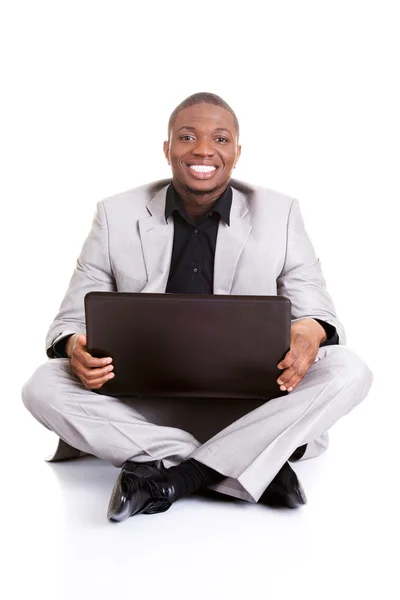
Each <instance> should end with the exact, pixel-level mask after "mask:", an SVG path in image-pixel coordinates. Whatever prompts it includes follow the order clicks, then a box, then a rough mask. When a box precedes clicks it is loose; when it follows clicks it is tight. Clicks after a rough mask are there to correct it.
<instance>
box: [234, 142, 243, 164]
mask: <svg viewBox="0 0 400 600" xmlns="http://www.w3.org/2000/svg"><path fill="white" fill-rule="evenodd" d="M241 153H242V146H240V145H238V147H237V157H236V161H235V167H236V165H237V162H238V160H239V158H240V155H241Z"/></svg>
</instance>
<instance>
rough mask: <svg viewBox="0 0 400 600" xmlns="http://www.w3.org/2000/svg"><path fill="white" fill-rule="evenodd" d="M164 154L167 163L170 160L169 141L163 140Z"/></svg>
mask: <svg viewBox="0 0 400 600" xmlns="http://www.w3.org/2000/svg"><path fill="white" fill-rule="evenodd" d="M164 155H165V158H166V159H167V162H168V164H170V162H169V143H168V142H164Z"/></svg>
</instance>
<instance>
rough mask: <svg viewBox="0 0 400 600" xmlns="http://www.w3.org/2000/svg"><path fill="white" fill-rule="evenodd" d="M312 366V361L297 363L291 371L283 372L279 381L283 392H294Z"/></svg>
mask: <svg viewBox="0 0 400 600" xmlns="http://www.w3.org/2000/svg"><path fill="white" fill-rule="evenodd" d="M311 365H312V361H309V360H304V361H295V362H294V363H293V365H292V366H291V367H290V368H289V369H286V370H285V371H283V373H281V375H280V376H279V378H278V380H277V382H278V384H279V385H280V389H281V391H286V390H287V391H288V392H292V391H293V390H294V388H295V387H296V386H297V385H298V384H299V383H300V381H301V380H302V379H303V377H304V375H305V374H306V373H307V371H308V369H309V368H310V366H311Z"/></svg>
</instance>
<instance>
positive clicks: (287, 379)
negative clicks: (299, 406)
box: [277, 319, 326, 392]
mask: <svg viewBox="0 0 400 600" xmlns="http://www.w3.org/2000/svg"><path fill="white" fill-rule="evenodd" d="M325 340H326V333H325V329H324V328H323V327H322V325H320V324H319V323H318V321H316V320H315V319H301V321H296V322H295V323H292V326H291V329H290V350H289V352H288V353H287V354H286V356H285V358H284V359H283V360H281V362H280V363H279V364H278V368H280V369H282V373H281V374H280V375H279V378H278V379H277V382H278V385H280V389H281V390H282V391H285V390H287V391H288V392H291V391H292V390H294V388H295V387H296V386H297V385H298V384H299V383H300V381H301V380H302V379H303V377H304V375H305V374H306V373H307V371H308V369H309V368H310V367H311V365H312V364H313V362H314V361H315V358H316V356H317V353H318V349H319V345H320V344H321V343H322V342H324V341H325Z"/></svg>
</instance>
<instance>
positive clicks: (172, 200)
mask: <svg viewBox="0 0 400 600" xmlns="http://www.w3.org/2000/svg"><path fill="white" fill-rule="evenodd" d="M231 207H232V188H231V186H230V185H228V187H227V188H226V190H225V191H224V192H223V193H222V194H221V196H219V198H217V200H216V202H215V204H214V206H213V207H212V209H211V211H210V213H208V214H211V213H213V212H217V213H218V214H219V215H220V217H221V219H222V220H223V221H225V223H226V224H227V225H228V226H229V225H230V215H231ZM174 211H177V212H178V213H179V214H180V215H181V216H182V217H183V218H184V219H186V221H188V222H190V219H189V217H188V216H187V214H186V212H185V209H184V208H183V205H182V200H181V198H180V196H179V194H178V192H177V191H176V189H175V188H174V186H173V185H172V183H170V185H169V186H168V189H167V196H166V200H165V220H166V221H168V217H170V216H171V215H172V213H173V212H174ZM205 216H208V215H205Z"/></svg>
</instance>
